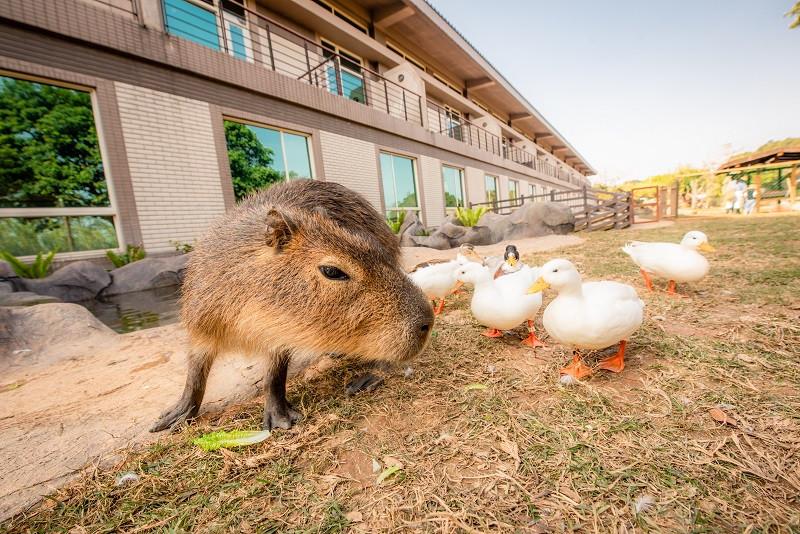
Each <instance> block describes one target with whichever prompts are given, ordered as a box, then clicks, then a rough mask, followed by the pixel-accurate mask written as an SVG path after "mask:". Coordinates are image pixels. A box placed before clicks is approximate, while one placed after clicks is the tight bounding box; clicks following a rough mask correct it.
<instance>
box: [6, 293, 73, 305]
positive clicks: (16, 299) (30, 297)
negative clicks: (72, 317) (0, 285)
mask: <svg viewBox="0 0 800 534" xmlns="http://www.w3.org/2000/svg"><path fill="white" fill-rule="evenodd" d="M53 302H61V301H60V300H59V299H58V298H56V297H51V296H50V295H38V294H36V293H31V292H30V291H15V292H13V293H12V292H10V291H8V292H4V291H2V290H0V306H34V305H36V304H50V303H53Z"/></svg>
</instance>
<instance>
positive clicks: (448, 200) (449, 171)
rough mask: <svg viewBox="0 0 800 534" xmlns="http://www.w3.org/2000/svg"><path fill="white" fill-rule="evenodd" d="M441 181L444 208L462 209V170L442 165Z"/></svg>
mask: <svg viewBox="0 0 800 534" xmlns="http://www.w3.org/2000/svg"><path fill="white" fill-rule="evenodd" d="M442 180H443V181H444V206H445V208H463V207H464V170H463V169H458V168H456V167H448V166H447V165H443V166H442Z"/></svg>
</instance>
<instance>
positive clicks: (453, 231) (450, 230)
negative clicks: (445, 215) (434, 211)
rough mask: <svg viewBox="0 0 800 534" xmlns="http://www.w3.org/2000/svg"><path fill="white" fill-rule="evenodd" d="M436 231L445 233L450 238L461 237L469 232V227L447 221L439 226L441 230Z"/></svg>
mask: <svg viewBox="0 0 800 534" xmlns="http://www.w3.org/2000/svg"><path fill="white" fill-rule="evenodd" d="M436 233H438V234H442V235H445V236H447V237H448V238H449V239H459V238H461V237H463V236H464V234H466V233H467V228H465V227H463V226H456V225H455V224H453V223H451V222H445V223H444V224H442V225H441V226H440V227H439V230H438V231H437V232H436Z"/></svg>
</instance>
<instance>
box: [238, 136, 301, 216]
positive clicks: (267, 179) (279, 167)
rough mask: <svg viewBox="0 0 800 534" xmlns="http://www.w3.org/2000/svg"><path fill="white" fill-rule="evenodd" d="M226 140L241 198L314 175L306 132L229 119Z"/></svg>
mask: <svg viewBox="0 0 800 534" xmlns="http://www.w3.org/2000/svg"><path fill="white" fill-rule="evenodd" d="M225 141H226V143H227V145H228V161H229V163H230V167H231V178H232V179H233V192H234V195H235V196H236V199H237V200H240V199H242V198H244V197H245V196H247V195H249V194H250V193H252V192H254V191H256V190H259V189H263V188H265V187H269V186H270V185H271V184H273V183H276V182H280V181H282V180H286V179H289V180H294V179H302V178H313V174H312V170H311V149H310V147H309V140H308V136H306V135H302V134H296V133H292V132H287V131H284V130H278V129H275V128H266V127H263V126H253V125H252V124H243V123H241V122H235V121H225Z"/></svg>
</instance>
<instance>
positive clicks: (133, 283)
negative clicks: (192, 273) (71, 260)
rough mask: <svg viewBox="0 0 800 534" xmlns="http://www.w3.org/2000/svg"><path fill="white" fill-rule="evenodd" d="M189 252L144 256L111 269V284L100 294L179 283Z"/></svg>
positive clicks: (127, 291)
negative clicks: (159, 256) (174, 254)
mask: <svg viewBox="0 0 800 534" xmlns="http://www.w3.org/2000/svg"><path fill="white" fill-rule="evenodd" d="M188 260H189V254H181V255H179V256H165V257H162V258H145V259H143V260H139V261H135V262H133V263H129V264H128V265H125V266H123V267H120V268H119V269H114V270H113V271H111V280H112V281H111V284H110V285H109V286H108V287H106V288H105V289H104V290H103V292H102V295H103V296H104V297H109V296H111V295H120V294H122V293H132V292H134V291H144V290H146V289H154V288H157V287H167V286H175V285H180V284H181V282H183V272H184V270H185V269H186V262H187V261H188Z"/></svg>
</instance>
